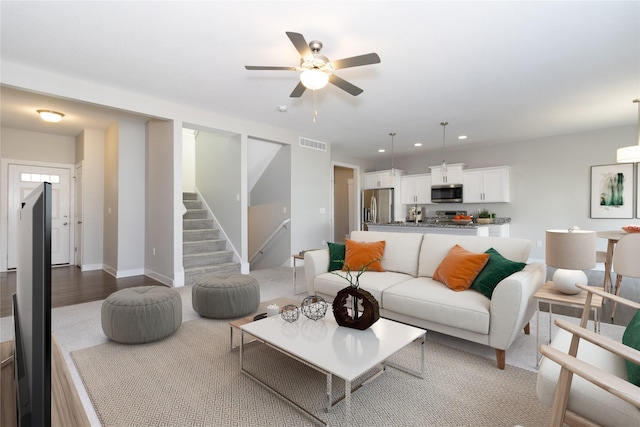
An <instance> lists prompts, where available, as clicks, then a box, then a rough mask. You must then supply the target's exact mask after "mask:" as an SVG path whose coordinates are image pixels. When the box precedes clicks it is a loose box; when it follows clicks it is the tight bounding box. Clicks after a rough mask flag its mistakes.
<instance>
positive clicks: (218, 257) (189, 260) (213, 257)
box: [182, 251, 233, 269]
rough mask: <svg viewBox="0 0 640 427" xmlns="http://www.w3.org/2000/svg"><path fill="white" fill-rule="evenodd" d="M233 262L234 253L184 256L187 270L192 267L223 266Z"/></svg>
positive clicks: (207, 253)
mask: <svg viewBox="0 0 640 427" xmlns="http://www.w3.org/2000/svg"><path fill="white" fill-rule="evenodd" d="M231 261H233V252H232V251H214V252H205V253H200V254H191V255H184V256H183V261H182V266H183V267H184V268H185V269H187V268H191V267H202V266H209V265H216V264H222V263H226V262H231Z"/></svg>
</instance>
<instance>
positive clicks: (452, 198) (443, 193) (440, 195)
mask: <svg viewBox="0 0 640 427" xmlns="http://www.w3.org/2000/svg"><path fill="white" fill-rule="evenodd" d="M431 203H462V184H443V185H432V186H431Z"/></svg>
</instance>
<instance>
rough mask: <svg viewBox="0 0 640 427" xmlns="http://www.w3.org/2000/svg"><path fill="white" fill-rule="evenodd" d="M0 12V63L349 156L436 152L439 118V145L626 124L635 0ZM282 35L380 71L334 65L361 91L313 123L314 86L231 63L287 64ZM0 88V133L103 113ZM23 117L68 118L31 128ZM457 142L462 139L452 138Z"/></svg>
mask: <svg viewBox="0 0 640 427" xmlns="http://www.w3.org/2000/svg"><path fill="white" fill-rule="evenodd" d="M0 8H1V9H0V10H1V17H0V19H1V21H0V27H1V30H0V31H1V36H2V39H1V48H2V51H1V57H0V59H1V60H2V62H5V61H8V62H11V63H16V64H21V65H26V66H30V67H36V68H40V69H44V70H47V71H50V72H53V73H59V74H63V75H66V76H68V77H72V78H76V79H81V80H87V81H90V82H98V83H101V84H103V85H105V86H109V87H113V88H120V89H124V90H128V91H131V92H136V93H140V94H144V95H148V96H152V97H156V98H160V99H164V100H169V101H173V102H175V103H176V104H182V105H190V106H194V107H197V108H201V109H205V110H211V111H212V112H219V113H221V114H224V115H227V116H229V115H230V116H239V117H243V118H246V119H248V120H252V121H257V122H266V123H269V124H270V125H275V126H281V127H285V128H289V129H294V130H295V131H297V132H298V133H299V134H300V135H301V136H305V137H307V138H311V139H315V140H320V141H325V142H329V143H332V144H333V147H334V150H339V151H343V152H346V153H353V154H357V155H359V156H372V157H373V158H376V157H377V156H381V155H380V154H378V153H377V151H376V150H377V149H378V148H381V147H382V148H387V151H389V149H390V147H391V142H390V141H391V140H390V137H389V136H388V134H389V132H396V133H397V135H396V137H395V147H394V148H395V153H396V154H398V155H402V154H409V153H412V152H415V151H416V150H418V149H417V148H415V147H413V143H414V142H423V143H424V146H423V147H422V148H420V150H425V149H430V148H431V149H441V147H442V127H441V126H440V122H442V121H444V120H446V121H448V122H449V123H450V124H449V126H448V127H447V149H453V148H454V147H455V146H463V145H464V144H472V145H473V144H485V145H486V144H495V143H506V142H514V141H520V140H528V139H534V138H539V137H545V136H549V135H558V134H565V133H574V132H580V131H588V130H592V129H598V128H606V127H614V126H621V125H631V124H635V123H637V120H638V119H637V117H638V116H637V111H638V110H637V106H636V105H635V104H633V103H632V100H633V99H635V98H639V97H640V1H622V2H615V1H602V2H600V1H557V2H554V1H545V2H542V1H540V2H538V1H533V2H528V1H498V2H484V1H476V2H458V1H456V2H432V1H410V2H403V1H389V2H384V1H324V2H311V1H293V2H285V1H260V2H246V1H209V2H204V1H201V2H184V1H182V2H162V1H157V2H138V1H130V2H109V1H107V2H92V1H89V2H80V1H63V2H58V1H48V2H23V1H15V2H14V1H2V2H1V3H0ZM286 31H293V32H299V33H302V34H303V35H304V36H305V37H306V40H307V41H311V40H316V39H317V40H320V41H322V43H323V44H324V47H323V49H322V52H321V53H322V54H324V55H326V56H327V57H329V59H341V58H345V57H350V56H355V55H361V54H365V53H369V52H376V53H378V55H379V56H380V58H381V63H380V64H376V65H369V66H365V67H356V68H349V69H343V70H339V71H337V72H336V74H338V75H339V76H340V77H342V78H344V79H346V80H348V81H349V82H351V83H353V84H355V85H356V86H359V87H360V88H362V89H364V92H363V93H362V94H361V95H359V96H357V97H353V96H351V95H349V94H348V93H346V92H343V91H342V90H340V89H338V88H337V87H335V86H332V85H329V86H327V88H325V89H322V90H321V91H318V92H317V111H318V118H317V123H313V111H314V99H313V98H314V97H313V92H312V91H310V90H307V91H306V92H305V94H304V95H303V96H302V97H301V98H298V99H294V98H289V94H290V93H291V91H292V90H293V88H294V87H295V86H296V84H297V82H298V77H297V74H296V73H295V72H290V71H247V70H245V69H244V65H276V66H296V65H298V63H299V55H298V53H297V51H296V49H295V48H294V47H293V45H292V44H291V42H290V41H289V39H288V38H287V36H286V35H285V32H286ZM0 78H1V77H0ZM1 95H2V102H1V107H2V111H1V114H2V126H6V127H13V128H19V129H27V130H34V131H39V132H50V133H62V134H67V135H70V136H75V135H77V134H78V133H79V132H80V130H81V129H83V128H87V127H91V128H97V127H100V126H102V127H104V126H106V124H108V123H110V122H111V121H113V117H114V116H113V114H114V112H113V110H107V109H103V108H100V107H99V106H94V105H87V104H77V103H74V102H72V101H70V100H62V99H50V98H49V99H47V97H40V96H41V95H38V96H33V95H34V94H27V93H24V92H20V91H15V90H9V89H7V88H6V87H5V88H3V89H2V93H1ZM279 105H286V106H287V107H288V112H286V113H280V112H278V111H277V107H278V106H279ZM36 108H53V109H59V110H61V111H62V112H64V113H65V114H67V117H65V119H64V121H63V123H62V124H58V125H55V126H52V125H43V124H42V123H40V122H38V120H37V119H36V117H35V114H34V110H35V109H36ZM116 113H118V114H121V113H124V112H116ZM142 113H144V112H142ZM127 117H129V118H132V116H130V115H128V116H127ZM105 123H106V124H105ZM43 126H44V127H43ZM460 134H465V135H468V137H469V138H468V139H467V140H466V141H458V140H456V139H455V137H456V136H457V135H460ZM633 143H635V141H630V144H633ZM386 155H388V153H387V154H386Z"/></svg>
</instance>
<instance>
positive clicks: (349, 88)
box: [329, 74, 364, 96]
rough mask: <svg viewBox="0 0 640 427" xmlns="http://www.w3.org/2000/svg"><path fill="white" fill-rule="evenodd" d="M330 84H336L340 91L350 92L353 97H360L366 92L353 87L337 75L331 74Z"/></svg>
mask: <svg viewBox="0 0 640 427" xmlns="http://www.w3.org/2000/svg"><path fill="white" fill-rule="evenodd" d="M329 82H330V83H332V84H334V85H336V86H338V87H339V88H340V89H342V90H344V91H345V92H349V93H350V94H351V95H353V96H358V95H360V94H361V93H362V92H364V91H363V90H362V89H360V88H359V87H358V86H355V85H352V84H351V83H349V82H348V81H346V80H345V79H342V78H340V77H338V76H336V75H335V74H331V75H330V76H329Z"/></svg>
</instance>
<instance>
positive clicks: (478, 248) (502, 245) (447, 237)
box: [418, 234, 531, 277]
mask: <svg viewBox="0 0 640 427" xmlns="http://www.w3.org/2000/svg"><path fill="white" fill-rule="evenodd" d="M454 245H460V246H462V247H463V248H465V249H466V250H468V251H470V252H475V253H481V252H484V251H486V250H487V249H489V248H494V249H495V250H496V251H498V252H500V253H501V254H502V256H503V257H505V258H507V259H510V260H511V261H517V262H526V261H527V260H528V259H529V254H530V252H531V241H530V240H526V239H518V238H513V237H486V236H456V235H453V234H425V235H424V238H423V239H422V247H421V249H420V259H419V261H418V276H424V277H433V273H434V272H435V271H436V268H438V265H440V262H442V260H443V259H444V257H445V256H446V255H447V252H449V249H451V248H452V247H453V246H454Z"/></svg>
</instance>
